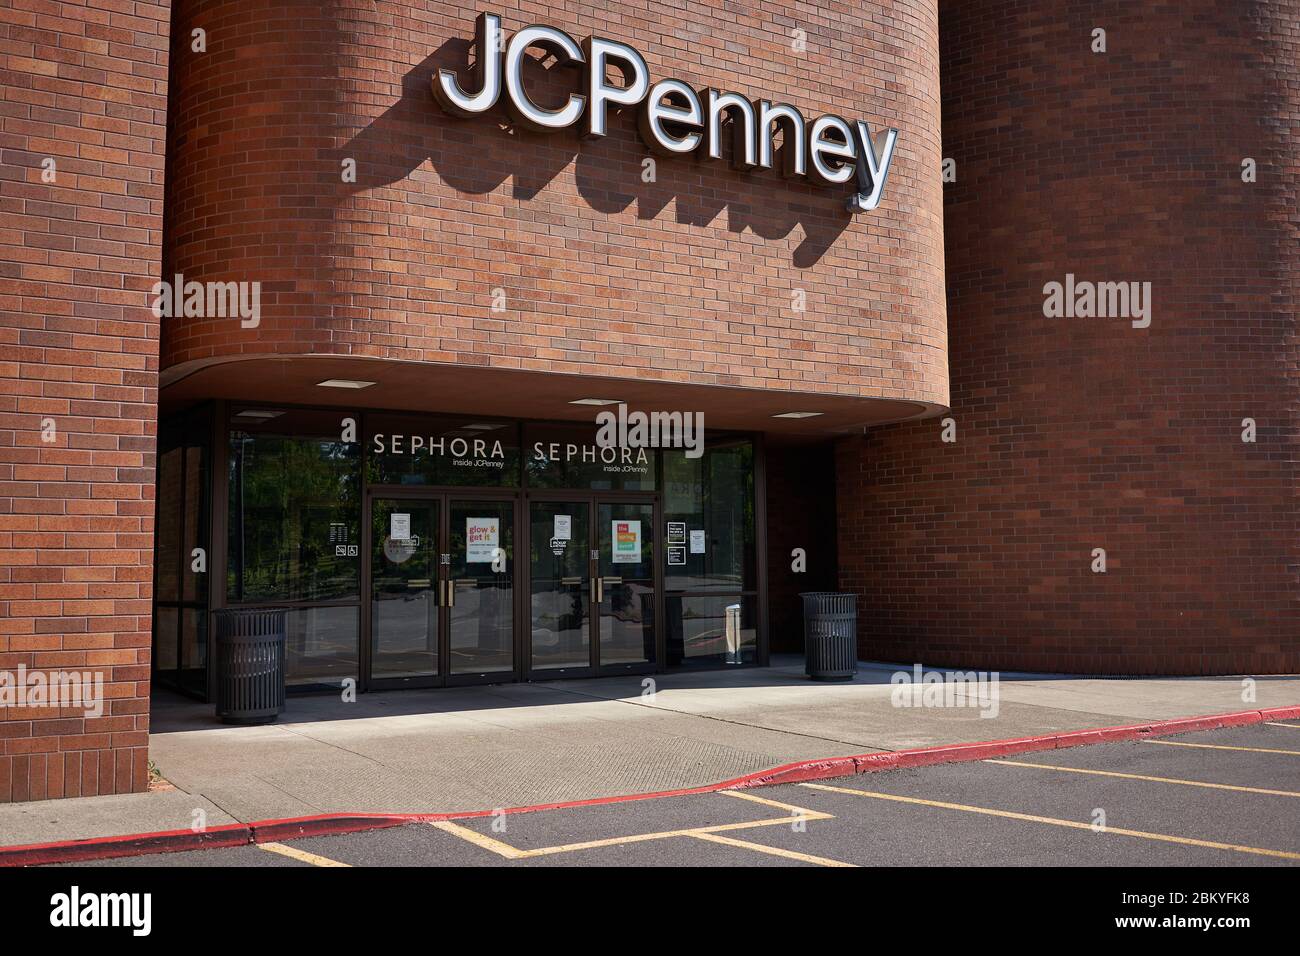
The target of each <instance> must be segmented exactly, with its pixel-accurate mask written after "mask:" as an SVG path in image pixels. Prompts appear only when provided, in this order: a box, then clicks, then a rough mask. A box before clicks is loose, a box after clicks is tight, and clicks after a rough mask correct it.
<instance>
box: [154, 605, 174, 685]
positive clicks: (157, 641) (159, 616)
mask: <svg viewBox="0 0 1300 956" xmlns="http://www.w3.org/2000/svg"><path fill="white" fill-rule="evenodd" d="M178 613H179V612H178V611H177V610H176V608H174V607H159V608H154V612H153V666H154V670H156V671H158V672H159V673H160V674H164V673H165V674H168V675H169V676H170V677H171V678H172V679H174V678H175V671H176V650H177V645H176V627H177V615H178Z"/></svg>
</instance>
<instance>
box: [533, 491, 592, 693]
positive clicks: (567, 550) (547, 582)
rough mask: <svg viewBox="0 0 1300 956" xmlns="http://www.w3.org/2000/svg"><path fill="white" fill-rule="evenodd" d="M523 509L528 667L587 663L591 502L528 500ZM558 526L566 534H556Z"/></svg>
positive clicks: (588, 650) (589, 625)
mask: <svg viewBox="0 0 1300 956" xmlns="http://www.w3.org/2000/svg"><path fill="white" fill-rule="evenodd" d="M528 513H529V521H530V523H531V526H532V527H531V533H530V534H529V542H530V544H529V546H530V548H531V550H532V554H531V555H529V576H528V583H529V588H530V595H529V599H530V611H529V623H530V628H531V630H530V637H529V642H530V643H529V646H530V648H531V654H532V668H533V669H534V670H544V669H548V668H566V667H590V666H591V619H590V616H589V615H590V605H589V593H588V590H587V585H588V574H589V571H590V558H589V557H588V548H587V543H588V541H589V537H588V534H589V526H588V523H587V522H588V521H589V520H590V519H589V516H590V513H591V508H590V506H589V505H588V504H587V503H586V502H577V501H574V502H563V501H533V502H530V503H529V506H528ZM557 517H558V518H559V519H560V522H559V523H558V525H557V522H556V518H557ZM560 529H565V530H567V533H568V535H569V536H568V537H567V538H565V537H563V536H559V535H557V534H556V532H557V530H560Z"/></svg>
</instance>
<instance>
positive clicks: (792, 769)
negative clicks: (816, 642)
mask: <svg viewBox="0 0 1300 956" xmlns="http://www.w3.org/2000/svg"><path fill="white" fill-rule="evenodd" d="M1295 719H1300V706H1297V707H1273V708H1270V709H1268V710H1247V711H1240V712H1236V713H1230V714H1212V715H1209V716H1206V717H1178V718H1174V719H1171V720H1158V721H1152V722H1150V723H1145V724H1130V725H1127V726H1122V727H1097V728H1092V729H1088V730H1068V731H1062V732H1060V733H1055V734H1040V735H1038V736H1035V737H1016V738H1012V739H1009V740H990V741H982V742H978V743H966V744H942V745H940V746H938V747H921V748H918V749H916V750H896V751H884V752H881V753H869V754H857V755H854V756H848V757H829V758H824V759H817V760H801V761H798V762H796V763H790V764H784V765H783V766H780V767H773V768H772V769H770V770H760V771H758V772H757V773H751V774H746V775H745V776H743V777H736V778H735V779H733V780H725V781H723V782H722V783H715V784H708V785H706V786H702V787H689V788H685V789H681V790H661V791H658V792H655V793H634V794H627V795H624V796H617V797H596V798H594V799H591V800H571V801H568V802H564V803H541V804H534V805H532V806H525V807H507V808H503V809H501V810H465V811H453V812H449V813H325V814H318V815H315V816H309V817H290V818H287V819H283V820H260V821H258V822H256V823H233V824H227V825H225V826H220V827H213V828H212V829H210V830H205V831H203V832H201V833H195V832H193V831H192V830H167V831H163V832H160V833H138V834H132V835H129V836H116V837H98V838H92V839H89V840H67V841H61V842H55V843H33V844H27V845H24V846H9V847H0V866H39V865H42V864H49V863H77V862H86V861H89V860H102V859H108V858H110V857H121V856H144V855H146V854H154V853H178V852H182V851H185V850H207V849H220V848H224V847H233V846H248V845H250V844H253V843H273V842H278V841H280V840H293V839H299V838H302V837H312V836H334V835H338V834H343V833H358V832H361V831H365V830H381V829H385V828H388V827H395V826H402V825H404V824H408V823H432V822H435V821H439V820H465V819H470V818H473V817H485V816H491V815H493V814H494V813H536V812H539V811H542V810H566V809H573V808H575V807H591V806H604V805H607V804H612V803H628V802H631V801H634V800H656V799H659V798H661V797H681V796H690V795H693V794H701V793H716V792H717V791H719V790H741V789H748V788H751V787H771V786H776V785H778V784H788V783H803V782H807V781H811V780H830V779H833V778H835V777H850V776H853V775H855V774H859V773H876V772H879V771H882V770H901V769H905V768H908V767H926V766H932V765H934V764H941V763H958V762H961V761H971V760H987V759H989V758H990V757H1007V756H1011V755H1012V754H1022V753H1032V752H1034V751H1038V750H1061V749H1064V748H1066V747H1083V746H1088V745H1091V744H1101V743H1116V742H1119V741H1125V740H1141V739H1142V738H1144V737H1166V736H1170V735H1173V734H1185V733H1191V732H1193V731H1197V730H1218V729H1221V728H1225V727H1245V726H1248V725H1250V724H1259V723H1263V722H1264V721H1266V720H1295Z"/></svg>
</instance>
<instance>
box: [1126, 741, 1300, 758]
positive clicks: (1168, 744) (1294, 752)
mask: <svg viewBox="0 0 1300 956" xmlns="http://www.w3.org/2000/svg"><path fill="white" fill-rule="evenodd" d="M1142 742H1143V743H1144V744H1163V745H1164V746H1166V747H1197V748H1199V749H1201V750H1244V751H1246V752H1247V753H1252V754H1290V755H1291V756H1293V757H1300V750H1269V749H1268V748H1266V747H1229V746H1227V745H1226V744H1189V743H1184V742H1183V741H1181V740H1144V741H1142Z"/></svg>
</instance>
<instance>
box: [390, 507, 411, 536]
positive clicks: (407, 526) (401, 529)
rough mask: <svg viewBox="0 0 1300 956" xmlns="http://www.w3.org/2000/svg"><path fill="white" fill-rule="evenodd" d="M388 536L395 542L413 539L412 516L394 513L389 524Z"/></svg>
mask: <svg viewBox="0 0 1300 956" xmlns="http://www.w3.org/2000/svg"><path fill="white" fill-rule="evenodd" d="M388 536H389V537H390V538H392V539H393V540H394V541H406V540H407V539H409V538H410V537H411V516H410V515H409V514H401V513H400V512H397V511H394V512H393V513H392V515H391V516H390V520H389V524H388Z"/></svg>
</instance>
